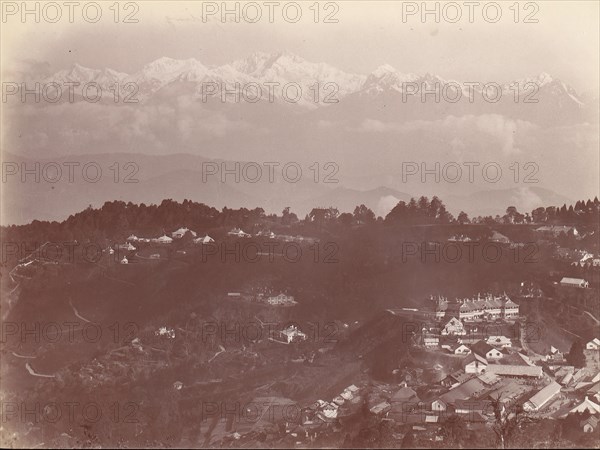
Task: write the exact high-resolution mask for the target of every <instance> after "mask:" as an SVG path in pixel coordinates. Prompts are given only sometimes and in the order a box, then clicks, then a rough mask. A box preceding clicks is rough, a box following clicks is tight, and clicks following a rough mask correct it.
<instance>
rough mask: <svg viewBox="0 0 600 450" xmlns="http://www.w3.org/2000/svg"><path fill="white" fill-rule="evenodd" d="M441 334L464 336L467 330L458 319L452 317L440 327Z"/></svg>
mask: <svg viewBox="0 0 600 450" xmlns="http://www.w3.org/2000/svg"><path fill="white" fill-rule="evenodd" d="M441 334H442V335H443V336H464V335H465V334H467V331H466V330H465V327H464V326H463V324H462V322H461V321H460V320H458V319H457V318H456V317H452V318H451V319H450V320H449V321H448V323H446V325H444V328H442V331H441Z"/></svg>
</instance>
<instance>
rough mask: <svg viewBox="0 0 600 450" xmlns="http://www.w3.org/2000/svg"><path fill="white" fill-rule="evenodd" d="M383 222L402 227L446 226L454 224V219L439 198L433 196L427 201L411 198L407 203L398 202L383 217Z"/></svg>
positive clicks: (425, 199)
mask: <svg viewBox="0 0 600 450" xmlns="http://www.w3.org/2000/svg"><path fill="white" fill-rule="evenodd" d="M385 222H386V223H388V224H402V225H431V224H447V223H452V222H454V217H452V214H450V213H449V212H448V211H447V210H446V206H444V203H443V202H442V201H441V200H440V199H439V198H437V197H435V196H434V197H433V198H432V199H431V201H429V199H428V198H427V197H420V198H419V200H418V201H417V200H415V199H414V198H411V199H410V201H409V202H408V203H406V202H402V201H401V202H399V203H398V204H397V205H396V206H395V207H394V208H393V209H392V210H391V211H390V212H389V214H388V215H387V216H385Z"/></svg>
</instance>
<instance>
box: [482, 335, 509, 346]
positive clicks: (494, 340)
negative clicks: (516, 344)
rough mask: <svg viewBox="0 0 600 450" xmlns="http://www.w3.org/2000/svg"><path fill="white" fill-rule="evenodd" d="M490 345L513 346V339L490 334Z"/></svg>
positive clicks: (488, 339) (488, 340)
mask: <svg viewBox="0 0 600 450" xmlns="http://www.w3.org/2000/svg"><path fill="white" fill-rule="evenodd" d="M486 342H487V343H488V345H492V346H494V347H500V348H507V347H512V341H511V340H510V339H509V338H507V337H506V336H490V337H488V338H487V341H486Z"/></svg>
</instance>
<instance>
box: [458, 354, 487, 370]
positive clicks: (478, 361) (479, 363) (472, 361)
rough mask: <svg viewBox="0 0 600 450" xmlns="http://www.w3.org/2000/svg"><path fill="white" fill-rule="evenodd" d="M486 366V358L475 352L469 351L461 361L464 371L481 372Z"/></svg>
mask: <svg viewBox="0 0 600 450" xmlns="http://www.w3.org/2000/svg"><path fill="white" fill-rule="evenodd" d="M487 366H488V362H487V360H486V359H485V358H484V357H482V356H480V355H478V354H476V353H471V354H470V355H468V356H467V357H466V358H465V359H464V361H463V369H464V371H465V373H482V372H484V371H485V370H486V369H487Z"/></svg>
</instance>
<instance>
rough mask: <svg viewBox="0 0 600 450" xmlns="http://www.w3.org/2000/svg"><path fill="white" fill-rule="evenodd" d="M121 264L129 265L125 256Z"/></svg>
mask: <svg viewBox="0 0 600 450" xmlns="http://www.w3.org/2000/svg"><path fill="white" fill-rule="evenodd" d="M121 264H129V260H128V259H127V258H126V257H125V256H123V259H122V260H121Z"/></svg>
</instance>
